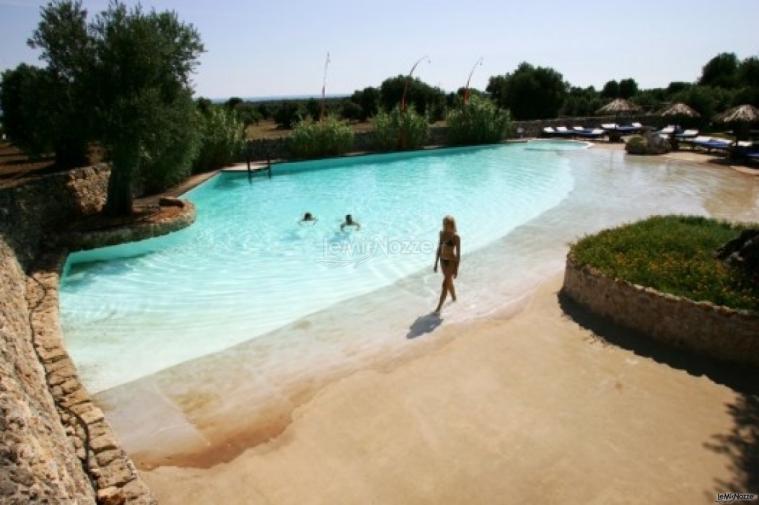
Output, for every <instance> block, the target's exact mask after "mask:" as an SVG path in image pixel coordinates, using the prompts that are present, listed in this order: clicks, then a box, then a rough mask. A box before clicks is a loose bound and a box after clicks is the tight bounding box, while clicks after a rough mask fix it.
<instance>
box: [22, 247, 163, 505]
mask: <svg viewBox="0 0 759 505" xmlns="http://www.w3.org/2000/svg"><path fill="white" fill-rule="evenodd" d="M65 261H66V253H65V252H64V251H61V252H54V253H48V254H45V255H44V256H42V257H41V258H40V259H39V260H38V262H37V264H36V265H35V267H34V269H33V271H32V272H30V274H29V277H28V280H27V301H28V304H29V306H30V307H33V308H34V309H33V310H32V312H31V327H32V333H33V335H34V346H35V348H36V350H37V356H38V357H39V360H40V361H41V363H42V366H43V368H44V370H45V378H46V386H47V388H48V389H49V391H50V394H51V395H52V398H53V400H54V403H55V406H56V408H57V410H58V414H59V415H60V420H61V423H62V425H63V426H64V427H65V430H66V434H67V435H68V437H69V440H70V442H71V443H72V445H73V447H74V449H75V451H76V457H78V458H79V460H80V461H81V463H82V468H83V469H84V471H85V472H86V474H87V475H88V476H89V478H90V479H92V481H93V484H94V486H92V487H93V488H94V489H95V490H96V497H97V502H98V503H101V504H113V505H115V504H132V505H150V504H154V503H156V501H155V500H154V499H153V497H152V496H151V494H150V490H149V489H148V488H147V486H146V485H145V483H144V482H142V479H140V477H139V474H138V473H137V470H136V469H135V466H134V464H133V463H132V461H131V460H130V459H129V456H127V454H126V453H125V452H124V450H123V449H121V447H120V444H119V442H118V440H117V439H116V437H115V435H114V433H113V431H112V429H111V427H110V425H109V424H108V422H107V421H106V420H105V416H104V415H103V411H102V410H100V408H99V407H98V406H97V405H95V403H94V402H93V401H92V399H91V398H90V395H89V393H88V392H87V390H86V389H85V387H84V386H83V385H82V383H81V382H80V380H79V376H78V375H77V373H76V367H75V366H74V363H73V362H72V361H71V358H70V357H69V355H68V353H67V352H66V349H65V347H64V344H63V334H62V332H61V326H60V319H59V313H58V286H59V282H60V275H61V272H62V270H63V264H64V263H65Z"/></svg>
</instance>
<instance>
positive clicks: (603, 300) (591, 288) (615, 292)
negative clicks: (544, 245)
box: [562, 253, 759, 366]
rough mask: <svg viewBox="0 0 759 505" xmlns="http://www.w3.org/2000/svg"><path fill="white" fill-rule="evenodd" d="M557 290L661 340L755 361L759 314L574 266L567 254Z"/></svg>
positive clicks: (758, 359) (731, 358) (758, 361)
mask: <svg viewBox="0 0 759 505" xmlns="http://www.w3.org/2000/svg"><path fill="white" fill-rule="evenodd" d="M562 292H563V293H564V294H566V295H567V296H569V297H570V298H571V299H572V300H574V301H575V302H577V303H578V304H580V305H582V306H584V307H586V308H587V309H589V310H590V311H591V312H593V313H595V314H598V315H600V316H602V317H604V318H607V319H609V320H611V321H613V322H615V323H617V324H619V325H621V326H624V327H626V328H630V329H633V330H636V331H638V332H640V333H643V334H645V335H648V336H650V337H651V338H653V339H654V340H657V341H659V342H662V343H664V344H667V345H671V346H673V347H677V348H681V349H687V350H689V351H693V352H696V353H698V354H702V355H705V356H709V357H712V358H716V359H719V360H723V361H731V362H735V363H743V364H749V365H754V366H759V314H756V313H752V312H748V311H739V310H733V309H730V308H727V307H721V306H717V305H714V304H712V303H709V302H694V301H692V300H689V299H687V298H681V297H678V296H674V295H670V294H667V293H662V292H660V291H657V290H655V289H652V288H647V287H643V286H638V285H636V284H632V283H629V282H627V281H623V280H619V279H611V278H609V277H606V276H605V275H603V274H602V273H601V272H599V271H598V270H596V269H594V268H592V267H589V266H579V265H577V263H576V262H575V261H574V259H573V258H572V255H571V253H570V254H569V255H568V256H567V265H566V270H565V273H564V286H563V288H562Z"/></svg>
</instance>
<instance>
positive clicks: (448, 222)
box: [443, 215, 456, 233]
mask: <svg viewBox="0 0 759 505" xmlns="http://www.w3.org/2000/svg"><path fill="white" fill-rule="evenodd" d="M448 226H450V227H451V231H452V232H453V233H456V218H454V217H453V216H451V215H448V216H445V217H444V218H443V230H445V229H446V227H448Z"/></svg>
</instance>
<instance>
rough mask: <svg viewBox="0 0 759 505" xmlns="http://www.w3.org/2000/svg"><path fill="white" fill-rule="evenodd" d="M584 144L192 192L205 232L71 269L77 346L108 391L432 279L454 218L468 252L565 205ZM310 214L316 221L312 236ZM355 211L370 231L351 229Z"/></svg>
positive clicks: (68, 326) (420, 160)
mask: <svg viewBox="0 0 759 505" xmlns="http://www.w3.org/2000/svg"><path fill="white" fill-rule="evenodd" d="M583 147H584V145H583V144H580V143H571V142H560V141H558V142H550V141H540V142H530V143H528V144H510V145H499V146H488V147H480V148H461V149H445V150H439V151H428V152H414V153H404V154H388V155H372V156H363V157H356V158H341V159H328V160H319V161H312V162H299V163H288V164H282V165H276V166H275V168H274V176H273V177H272V178H271V179H268V178H266V177H261V176H257V177H255V178H253V179H252V180H249V179H248V177H247V175H246V174H244V173H222V174H219V175H217V176H216V177H214V178H212V179H211V180H210V181H208V182H207V183H205V184H203V185H201V186H199V187H198V188H196V189H194V190H192V191H191V192H189V193H188V194H187V195H185V196H186V197H187V198H189V199H190V200H192V201H193V202H194V203H195V205H196V206H197V210H198V218H197V221H196V223H195V224H194V225H192V226H191V227H189V228H187V229H185V230H183V231H180V232H177V233H174V234H171V235H168V236H164V237H159V238H155V239H150V240H145V241H141V242H135V243H131V244H124V245H120V246H114V247H106V248H102V249H97V250H93V251H87V252H81V253H76V254H73V255H71V256H70V257H69V259H68V262H67V268H66V273H65V275H64V278H63V281H62V285H61V302H60V303H61V314H62V324H63V331H64V336H65V340H66V345H67V348H68V350H69V352H70V353H71V355H72V357H73V359H74V361H75V362H76V364H77V366H78V368H79V371H80V374H81V375H82V377H83V380H84V382H85V384H87V386H88V387H89V388H90V390H91V391H93V392H97V391H102V390H105V389H108V388H111V387H113V386H116V385H119V384H123V383H125V382H128V381H131V380H134V379H137V378H140V377H142V376H145V375H147V374H150V373H153V372H156V371H158V370H161V369H164V368H166V367H169V366H171V365H174V364H177V363H181V362H184V361H187V360H190V359H193V358H197V357H200V356H203V355H206V354H209V353H212V352H215V351H219V350H222V349H225V348H228V347H230V346H232V345H234V344H237V343H239V342H242V341H245V340H248V339H251V338H255V337H256V336H258V335H261V334H263V333H266V332H269V331H272V330H274V329H276V328H279V327H282V326H283V325H285V324H288V323H290V322H293V321H295V320H297V319H299V318H301V317H303V316H305V315H307V314H309V313H312V312H315V311H318V310H321V309H324V308H326V307H328V306H330V305H334V304H335V303H338V302H340V301H342V300H347V299H349V298H352V297H355V296H359V295H362V294H365V293H368V292H370V291H372V290H375V289H377V288H380V287H383V286H386V285H389V284H392V283H394V282H395V281H397V280H399V279H401V278H404V277H406V276H408V275H410V274H413V273H414V272H417V271H419V270H420V269H430V268H431V267H432V264H433V261H434V251H435V247H436V240H437V234H438V230H439V229H440V222H441V219H442V217H443V216H444V215H446V214H452V215H454V216H455V217H456V220H457V223H458V228H459V233H460V235H461V236H462V249H463V253H464V255H465V256H466V254H467V253H468V252H471V251H474V250H476V249H478V248H482V247H484V246H486V245H487V244H489V243H491V242H493V241H495V240H496V239H498V238H500V237H503V236H504V235H506V234H508V233H509V232H510V231H511V230H513V229H514V228H516V227H517V226H519V225H521V224H523V223H525V222H527V221H529V220H531V219H533V218H535V217H537V216H539V215H540V214H541V213H543V212H545V211H547V210H548V209H551V208H552V207H554V206H556V205H557V204H559V203H560V202H561V201H562V199H564V198H565V197H566V195H568V194H569V192H570V191H571V190H572V189H573V184H574V183H573V176H572V174H571V170H570V167H569V164H568V161H567V159H566V158H565V157H562V156H559V155H558V153H557V151H562V150H573V149H581V148H583ZM306 211H309V212H311V213H312V214H314V215H315V216H316V217H317V218H318V221H317V222H316V223H315V224H313V225H311V224H305V225H300V224H298V220H299V218H300V216H302V215H303V213H304V212H306ZM347 213H350V214H352V215H353V216H354V218H355V219H356V220H357V221H358V222H360V223H361V230H360V231H347V232H341V231H340V229H339V225H340V223H341V222H342V219H343V216H344V215H345V214H347ZM434 303H435V300H434V299H431V300H430V306H433V305H434ZM346 317H350V314H346ZM336 324H338V323H337V322H336ZM378 324H381V321H379V322H378Z"/></svg>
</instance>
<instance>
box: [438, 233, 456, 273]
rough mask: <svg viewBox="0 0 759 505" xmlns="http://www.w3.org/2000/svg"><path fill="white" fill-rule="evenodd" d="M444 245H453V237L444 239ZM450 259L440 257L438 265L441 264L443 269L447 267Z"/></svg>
mask: <svg viewBox="0 0 759 505" xmlns="http://www.w3.org/2000/svg"><path fill="white" fill-rule="evenodd" d="M445 245H447V246H448V247H453V239H451V238H449V239H448V240H446V241H445ZM450 261H452V260H446V259H443V258H440V265H441V266H442V267H443V268H444V269H445V268H448V263H449V262H450Z"/></svg>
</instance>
